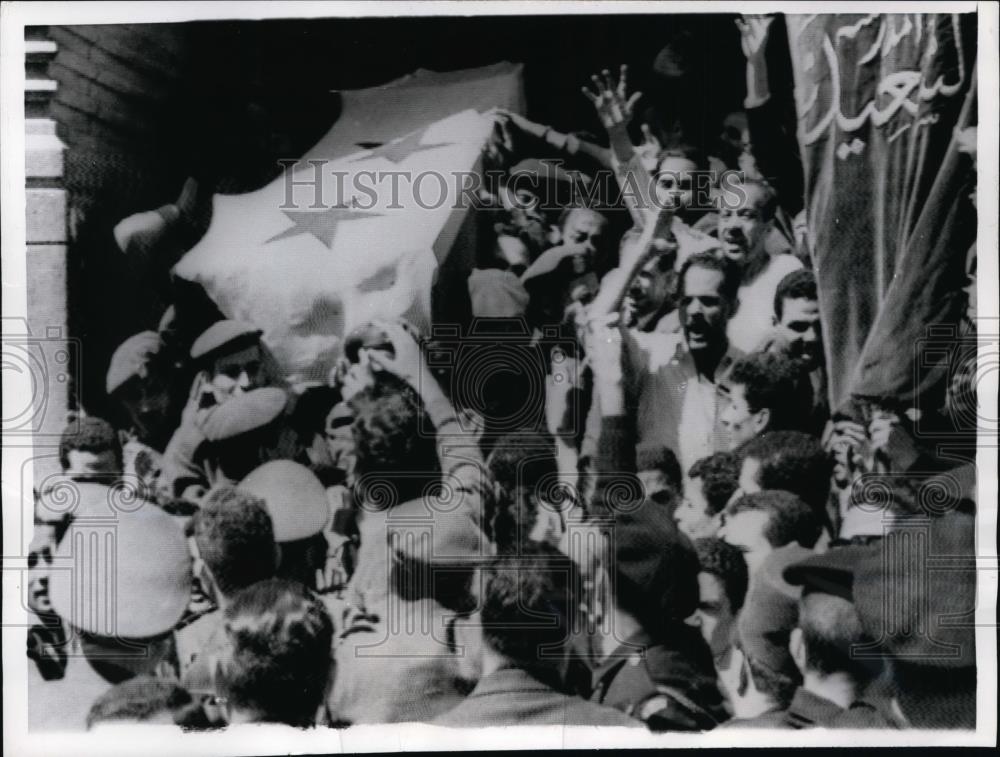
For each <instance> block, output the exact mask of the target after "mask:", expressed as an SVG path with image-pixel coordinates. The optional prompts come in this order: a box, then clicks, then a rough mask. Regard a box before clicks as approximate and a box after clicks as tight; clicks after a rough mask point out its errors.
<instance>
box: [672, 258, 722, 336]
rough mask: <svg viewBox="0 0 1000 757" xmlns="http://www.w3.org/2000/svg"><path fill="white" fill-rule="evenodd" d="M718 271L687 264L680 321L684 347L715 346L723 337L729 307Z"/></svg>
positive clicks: (720, 273)
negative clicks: (684, 340) (685, 345)
mask: <svg viewBox="0 0 1000 757" xmlns="http://www.w3.org/2000/svg"><path fill="white" fill-rule="evenodd" d="M724 278H725V277H724V276H723V274H722V271H716V270H714V269H711V268H702V267H700V266H697V265H695V266H691V267H690V268H688V270H687V271H686V272H685V274H684V282H683V285H684V286H683V292H682V294H681V300H680V308H679V314H680V321H681V326H682V327H683V329H684V338H685V339H686V340H687V345H688V349H690V350H691V351H692V352H696V351H698V350H711V349H716V348H718V347H719V346H721V345H722V344H724V343H725V340H726V323H727V321H728V320H729V315H730V312H731V310H732V303H730V302H729V301H728V300H727V299H726V298H725V297H724V296H723V294H722V285H723V281H724Z"/></svg>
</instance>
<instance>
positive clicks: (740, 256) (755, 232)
mask: <svg viewBox="0 0 1000 757" xmlns="http://www.w3.org/2000/svg"><path fill="white" fill-rule="evenodd" d="M739 191H740V194H739V199H738V201H737V202H736V203H735V204H732V205H730V204H725V203H724V204H723V206H722V207H721V209H720V210H719V242H720V243H721V244H722V253H723V254H724V255H725V256H726V257H727V258H729V259H730V260H732V261H733V262H734V263H737V264H739V265H743V264H744V263H745V262H746V259H747V256H748V255H749V254H750V251H751V250H753V249H754V248H755V247H756V246H757V245H758V244H760V243H762V241H763V239H764V237H765V235H766V234H767V232H768V230H769V229H770V228H771V221H770V219H769V218H765V217H764V205H765V203H766V201H767V194H766V191H765V190H764V189H763V187H760V186H758V185H756V184H745V185H740V187H739ZM730 194H731V193H730Z"/></svg>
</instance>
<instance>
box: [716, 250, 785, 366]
mask: <svg viewBox="0 0 1000 757" xmlns="http://www.w3.org/2000/svg"><path fill="white" fill-rule="evenodd" d="M800 268H802V261H800V260H799V259H798V258H797V257H795V256H794V255H789V254H780V255H775V256H774V257H772V258H771V261H770V262H769V263H768V264H767V267H766V268H765V269H764V270H763V271H761V273H760V275H759V276H758V277H757V278H756V279H754V280H753V281H752V282H750V283H749V284H746V285H744V286H741V287H740V290H739V300H740V304H739V308H738V309H737V311H736V314H735V315H734V316H733V317H732V318H731V319H730V321H729V327H728V329H727V334H728V335H729V344H730V345H732V346H733V347H736V348H737V349H738V350H741V351H742V352H753V351H754V350H755V349H757V347H758V345H760V343H761V342H762V341H764V339H765V337H767V335H768V334H769V333H770V332H771V329H772V328H773V327H774V293H775V292H776V291H778V284H780V283H781V280H782V279H783V278H785V276H787V275H788V274H790V273H791V272H792V271H797V270H799V269H800Z"/></svg>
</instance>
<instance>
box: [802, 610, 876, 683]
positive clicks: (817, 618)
mask: <svg viewBox="0 0 1000 757" xmlns="http://www.w3.org/2000/svg"><path fill="white" fill-rule="evenodd" d="M799 628H801V629H802V638H803V641H804V642H805V648H806V665H807V666H808V667H809V668H810V669H811V670H815V671H816V672H817V673H819V674H820V675H824V676H827V675H830V674H832V673H847V674H848V675H850V676H851V677H852V678H853V679H854V680H855V681H857V682H860V683H863V682H866V681H868V680H870V678H871V677H872V676H873V675H874V674H875V673H877V665H872V664H871V662H872V661H871V660H867V659H858V658H857V657H855V656H854V655H852V654H851V649H852V647H854V645H858V644H864V643H866V642H870V641H873V639H871V638H870V637H869V636H868V635H867V634H866V633H865V632H864V629H863V628H862V627H861V619H860V618H859V617H858V611H857V609H856V608H855V606H854V603H853V602H850V601H848V600H846V599H844V598H843V597H837V596H833V595H831V594H824V593H822V592H816V591H807V592H806V593H804V594H803V595H802V599H801V600H799Z"/></svg>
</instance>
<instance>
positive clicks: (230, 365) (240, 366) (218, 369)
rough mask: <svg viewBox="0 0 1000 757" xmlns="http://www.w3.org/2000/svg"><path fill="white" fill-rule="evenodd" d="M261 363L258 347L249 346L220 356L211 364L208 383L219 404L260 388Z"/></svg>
mask: <svg viewBox="0 0 1000 757" xmlns="http://www.w3.org/2000/svg"><path fill="white" fill-rule="evenodd" d="M262 367H263V363H262V360H261V354H260V347H259V346H257V345H250V346H249V347H244V348H243V349H242V350H238V351H237V352H230V353H229V354H226V355H220V356H219V357H217V358H216V359H215V362H214V363H213V364H212V372H211V375H210V378H209V383H210V384H211V386H212V393H213V394H214V395H215V398H216V400H217V401H219V402H224V401H225V400H227V399H229V398H230V397H233V396H235V395H237V394H242V393H244V392H249V391H250V390H251V389H257V388H259V387H260V386H261V383H262V380H263V371H262Z"/></svg>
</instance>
